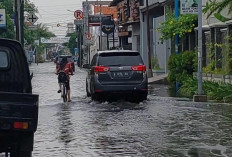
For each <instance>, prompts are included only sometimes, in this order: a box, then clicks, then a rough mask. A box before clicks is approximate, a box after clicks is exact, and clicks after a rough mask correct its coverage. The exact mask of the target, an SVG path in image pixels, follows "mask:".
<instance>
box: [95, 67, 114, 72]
mask: <svg viewBox="0 0 232 157" xmlns="http://www.w3.org/2000/svg"><path fill="white" fill-rule="evenodd" d="M109 70H110V68H109V67H106V66H95V67H94V72H96V73H101V72H107V71H109Z"/></svg>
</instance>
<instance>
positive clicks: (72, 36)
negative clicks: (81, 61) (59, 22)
mask: <svg viewBox="0 0 232 157" xmlns="http://www.w3.org/2000/svg"><path fill="white" fill-rule="evenodd" d="M68 37H70V39H69V42H68V45H67V47H68V48H69V50H70V52H71V53H72V54H73V55H74V54H75V52H74V48H76V47H77V42H76V38H77V36H76V33H72V34H69V35H68Z"/></svg>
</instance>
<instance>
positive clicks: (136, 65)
mask: <svg viewBox="0 0 232 157" xmlns="http://www.w3.org/2000/svg"><path fill="white" fill-rule="evenodd" d="M83 68H85V69H87V72H88V75H87V78H86V93H87V96H91V98H92V99H93V100H97V99H101V98H102V97H103V96H104V97H105V96H106V95H107V94H113V93H119V94H129V95H130V96H134V98H135V99H137V100H138V101H142V100H146V99H147V93H148V80H147V73H146V66H145V65H144V63H143V60H142V58H141V56H140V54H139V52H136V51H130V50H109V51H99V52H97V53H96V54H95V55H94V56H93V59H92V61H91V64H85V65H83Z"/></svg>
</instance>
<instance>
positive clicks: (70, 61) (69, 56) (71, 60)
mask: <svg viewBox="0 0 232 157" xmlns="http://www.w3.org/2000/svg"><path fill="white" fill-rule="evenodd" d="M64 57H66V58H67V59H68V62H69V63H71V66H72V69H73V72H75V63H74V60H73V57H72V55H60V56H59V57H58V60H57V62H56V68H57V66H58V64H60V62H61V60H62V58H64Z"/></svg>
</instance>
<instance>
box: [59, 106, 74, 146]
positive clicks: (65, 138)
mask: <svg viewBox="0 0 232 157" xmlns="http://www.w3.org/2000/svg"><path fill="white" fill-rule="evenodd" d="M57 115H58V117H59V118H58V123H59V131H60V132H59V136H58V138H59V141H60V142H62V143H64V146H65V148H68V144H69V143H70V142H71V141H72V140H73V139H74V130H73V129H74V127H73V123H72V121H71V105H70V104H60V106H59V110H58V113H57Z"/></svg>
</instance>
